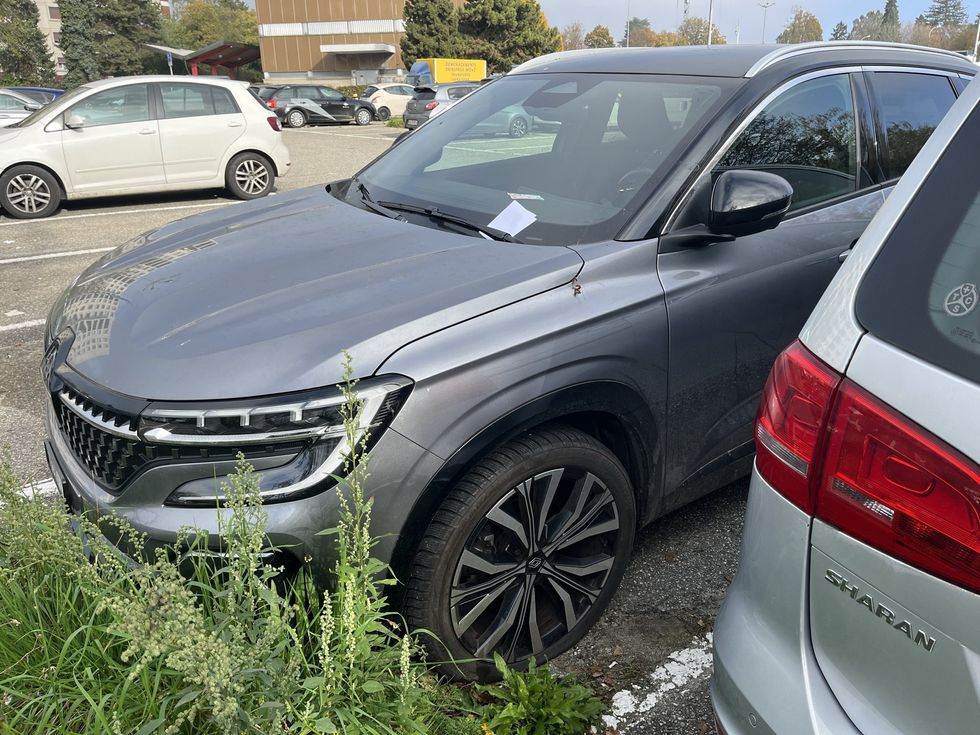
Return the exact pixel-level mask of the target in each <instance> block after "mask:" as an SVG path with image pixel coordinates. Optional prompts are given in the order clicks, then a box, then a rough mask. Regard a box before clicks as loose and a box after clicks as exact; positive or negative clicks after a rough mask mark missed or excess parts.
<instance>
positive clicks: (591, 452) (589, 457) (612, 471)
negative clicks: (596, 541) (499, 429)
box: [416, 446, 636, 681]
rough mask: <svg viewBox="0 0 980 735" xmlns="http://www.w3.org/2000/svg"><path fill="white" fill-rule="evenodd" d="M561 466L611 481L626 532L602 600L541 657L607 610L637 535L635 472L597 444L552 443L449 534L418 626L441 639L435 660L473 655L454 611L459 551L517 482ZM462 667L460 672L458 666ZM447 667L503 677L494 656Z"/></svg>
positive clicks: (502, 477) (499, 479)
mask: <svg viewBox="0 0 980 735" xmlns="http://www.w3.org/2000/svg"><path fill="white" fill-rule="evenodd" d="M556 467H584V468H585V469H587V470H588V471H589V472H592V474H594V475H595V476H596V477H598V478H599V479H600V480H601V481H602V482H603V483H604V484H605V485H606V487H607V488H608V489H609V491H610V492H612V493H613V497H614V498H615V499H616V503H617V510H618V512H619V517H620V535H619V538H618V540H617V549H616V561H615V563H614V564H613V567H612V569H611V570H610V572H609V576H608V577H607V579H606V584H605V586H604V587H603V589H602V592H601V593H600V595H599V597H598V598H597V599H596V602H595V603H594V604H593V606H592V608H591V609H590V610H589V612H588V613H586V615H584V616H583V617H582V619H581V620H580V621H579V622H578V624H577V625H576V626H575V628H574V629H573V631H572V635H571V636H566V637H565V638H563V639H561V640H559V641H558V642H557V643H555V644H554V645H552V646H551V647H549V648H547V649H545V651H544V652H543V653H542V655H541V656H539V657H538V658H539V659H540V660H539V662H543V661H544V660H547V659H551V658H554V657H555V656H557V655H558V654H560V653H562V652H563V651H566V650H568V649H569V648H570V647H571V646H573V645H575V643H577V642H578V641H579V640H580V639H581V638H582V637H583V636H584V635H585V634H586V633H587V632H588V631H589V629H590V628H591V627H592V626H593V625H594V624H595V622H596V621H597V620H598V619H599V617H600V616H601V615H602V613H603V612H604V611H605V609H606V607H607V606H608V604H609V601H610V600H611V599H612V596H613V594H615V592H616V589H617V588H618V587H619V583H620V581H621V580H622V577H623V573H624V572H625V570H626V565H627V564H628V562H629V558H630V551H631V550H632V547H633V540H634V536H635V529H636V502H635V498H634V496H633V491H632V487H631V484H630V481H629V476H628V475H627V474H626V471H625V470H624V469H623V466H622V465H621V464H620V463H619V462H618V461H616V460H615V459H614V458H613V457H611V456H606V454H604V453H602V452H600V451H597V450H596V449H594V448H593V447H591V446H575V447H561V448H554V447H552V448H549V449H547V450H545V451H544V452H542V453H539V454H538V455H536V456H534V457H530V458H528V459H527V460H524V461H522V462H519V463H517V464H515V465H512V466H510V467H509V468H508V469H507V470H505V471H504V472H501V473H499V474H497V475H495V476H494V477H493V479H492V481H491V482H492V487H493V491H492V492H484V493H482V494H481V495H480V496H479V497H478V498H477V499H476V502H473V503H472V504H470V505H469V507H467V508H466V510H465V512H464V513H463V514H462V517H461V518H460V523H459V524H458V525H457V526H456V527H455V528H454V530H453V531H452V533H451V534H450V536H449V538H448V539H447V542H446V544H445V546H444V547H443V553H442V554H441V555H440V557H439V560H438V562H437V563H436V566H435V568H434V570H433V574H432V596H431V605H430V611H429V613H428V618H429V619H428V620H427V621H424V623H423V625H417V626H416V627H424V628H428V629H429V630H431V631H432V632H433V633H435V635H436V636H437V638H438V640H439V641H440V643H441V645H440V644H438V643H436V644H434V645H432V643H433V642H430V648H431V652H432V653H433V654H434V655H433V656H432V658H431V660H433V661H442V660H443V659H445V658H446V649H448V652H449V654H450V655H451V656H452V658H453V659H455V660H457V661H467V660H469V659H472V654H471V653H469V652H468V651H466V650H465V649H464V648H463V647H462V645H461V644H460V643H459V642H458V641H457V640H456V636H455V633H454V632H453V630H452V622H451V620H450V616H449V595H450V588H451V586H452V579H453V576H454V573H455V570H456V564H457V563H458V561H459V556H460V554H461V553H462V549H463V547H464V546H465V544H466V542H467V541H468V540H469V538H470V535H471V534H472V533H473V531H474V529H475V528H476V527H477V525H478V524H479V523H480V522H481V521H482V520H483V519H484V517H485V516H486V514H487V513H488V512H489V511H490V509H491V508H493V506H494V505H495V504H496V503H497V502H498V501H499V500H500V499H501V498H502V497H503V496H504V495H505V494H506V493H508V492H510V490H511V489H513V488H514V487H515V486H516V485H518V484H519V483H520V482H522V481H523V480H526V479H527V478H529V477H531V476H533V475H536V474H539V473H541V472H546V471H548V470H549V469H554V468H556ZM511 665H512V666H513V667H515V668H524V667H525V666H526V665H527V661H517V662H514V663H513V664H511ZM457 667H458V669H459V671H456V669H457ZM445 668H446V670H447V672H448V671H450V669H451V670H452V673H454V675H456V676H460V675H462V676H463V677H465V678H476V679H480V680H482V681H489V680H494V679H496V678H499V674H498V673H497V671H496V668H495V667H494V664H493V662H492V661H473V662H470V663H461V664H457V665H456V666H449V667H445Z"/></svg>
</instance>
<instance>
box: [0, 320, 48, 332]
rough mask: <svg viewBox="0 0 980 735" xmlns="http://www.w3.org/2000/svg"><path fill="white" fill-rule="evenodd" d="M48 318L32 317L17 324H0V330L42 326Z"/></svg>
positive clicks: (11, 330) (8, 330) (10, 330)
mask: <svg viewBox="0 0 980 735" xmlns="http://www.w3.org/2000/svg"><path fill="white" fill-rule="evenodd" d="M45 321H47V320H46V319H32V320H31V321H29V322H19V323H17V324H4V325H3V326H0V332H13V331H15V330H18V329H27V328H28V327H40V326H41V325H42V324H44V322H45Z"/></svg>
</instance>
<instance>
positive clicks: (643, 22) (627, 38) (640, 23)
mask: <svg viewBox="0 0 980 735" xmlns="http://www.w3.org/2000/svg"><path fill="white" fill-rule="evenodd" d="M649 30H652V29H651V28H650V21H649V19H647V18H637V17H633V18H630V20H629V22H628V23H627V24H626V28H625V30H624V32H623V40H622V42H621V43H620V44H619V45H620V46H634V45H635V44H634V43H633V36H635V35H636V34H637V33H640V32H641V31H649Z"/></svg>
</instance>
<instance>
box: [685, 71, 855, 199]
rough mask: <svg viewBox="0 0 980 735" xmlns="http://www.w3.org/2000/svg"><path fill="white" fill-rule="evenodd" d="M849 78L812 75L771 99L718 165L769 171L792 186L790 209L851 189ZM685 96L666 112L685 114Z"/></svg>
mask: <svg viewBox="0 0 980 735" xmlns="http://www.w3.org/2000/svg"><path fill="white" fill-rule="evenodd" d="M852 99H853V98H852V96H851V83H850V78H849V77H848V75H846V74H836V75H833V76H827V77H820V78H818V79H811V80H810V81H808V82H803V83H802V84H797V85H795V86H793V87H791V88H790V89H788V90H787V91H786V92H784V93H783V94H781V95H780V96H779V97H777V98H776V99H775V100H773V101H772V102H771V103H770V104H769V105H767V106H766V108H765V109H764V110H763V111H762V112H761V113H760V114H759V115H758V116H757V117H756V118H755V119H754V120H753V121H752V122H751V123H749V126H748V127H747V128H746V129H745V130H744V131H743V132H742V134H741V135H740V136H739V137H738V138H737V139H736V141H735V142H734V144H733V145H732V147H731V148H730V149H729V150H728V152H727V153H726V154H725V156H724V157H723V158H722V160H721V162H720V164H719V168H720V169H731V168H750V169H756V170H759V171H769V172H770V173H774V174H778V175H779V176H782V177H783V178H784V179H786V180H787V181H788V182H789V183H790V184H791V185H792V187H793V206H792V209H800V208H801V207H807V206H810V205H813V204H818V203H820V202H822V201H826V200H827V199H831V198H833V197H836V196H840V195H841V194H846V193H848V192H851V191H854V190H855V188H856V181H857V133H856V132H855V124H854V103H853V101H852ZM683 106H684V100H683V99H679V100H677V101H675V102H674V103H673V105H672V107H673V110H671V111H669V112H668V114H671V115H673V116H674V117H679V116H682V115H686V114H687V113H685V112H684V109H683Z"/></svg>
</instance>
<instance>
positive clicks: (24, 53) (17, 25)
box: [0, 0, 54, 85]
mask: <svg viewBox="0 0 980 735" xmlns="http://www.w3.org/2000/svg"><path fill="white" fill-rule="evenodd" d="M37 21H38V15H37V5H36V4H35V3H34V0H0V80H5V81H9V82H10V83H17V84H29V85H46V84H51V82H52V81H53V80H54V64H53V63H52V61H51V55H50V54H49V53H48V47H47V43H46V42H45V40H44V34H43V33H41V31H40V29H39V28H38V26H37Z"/></svg>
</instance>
